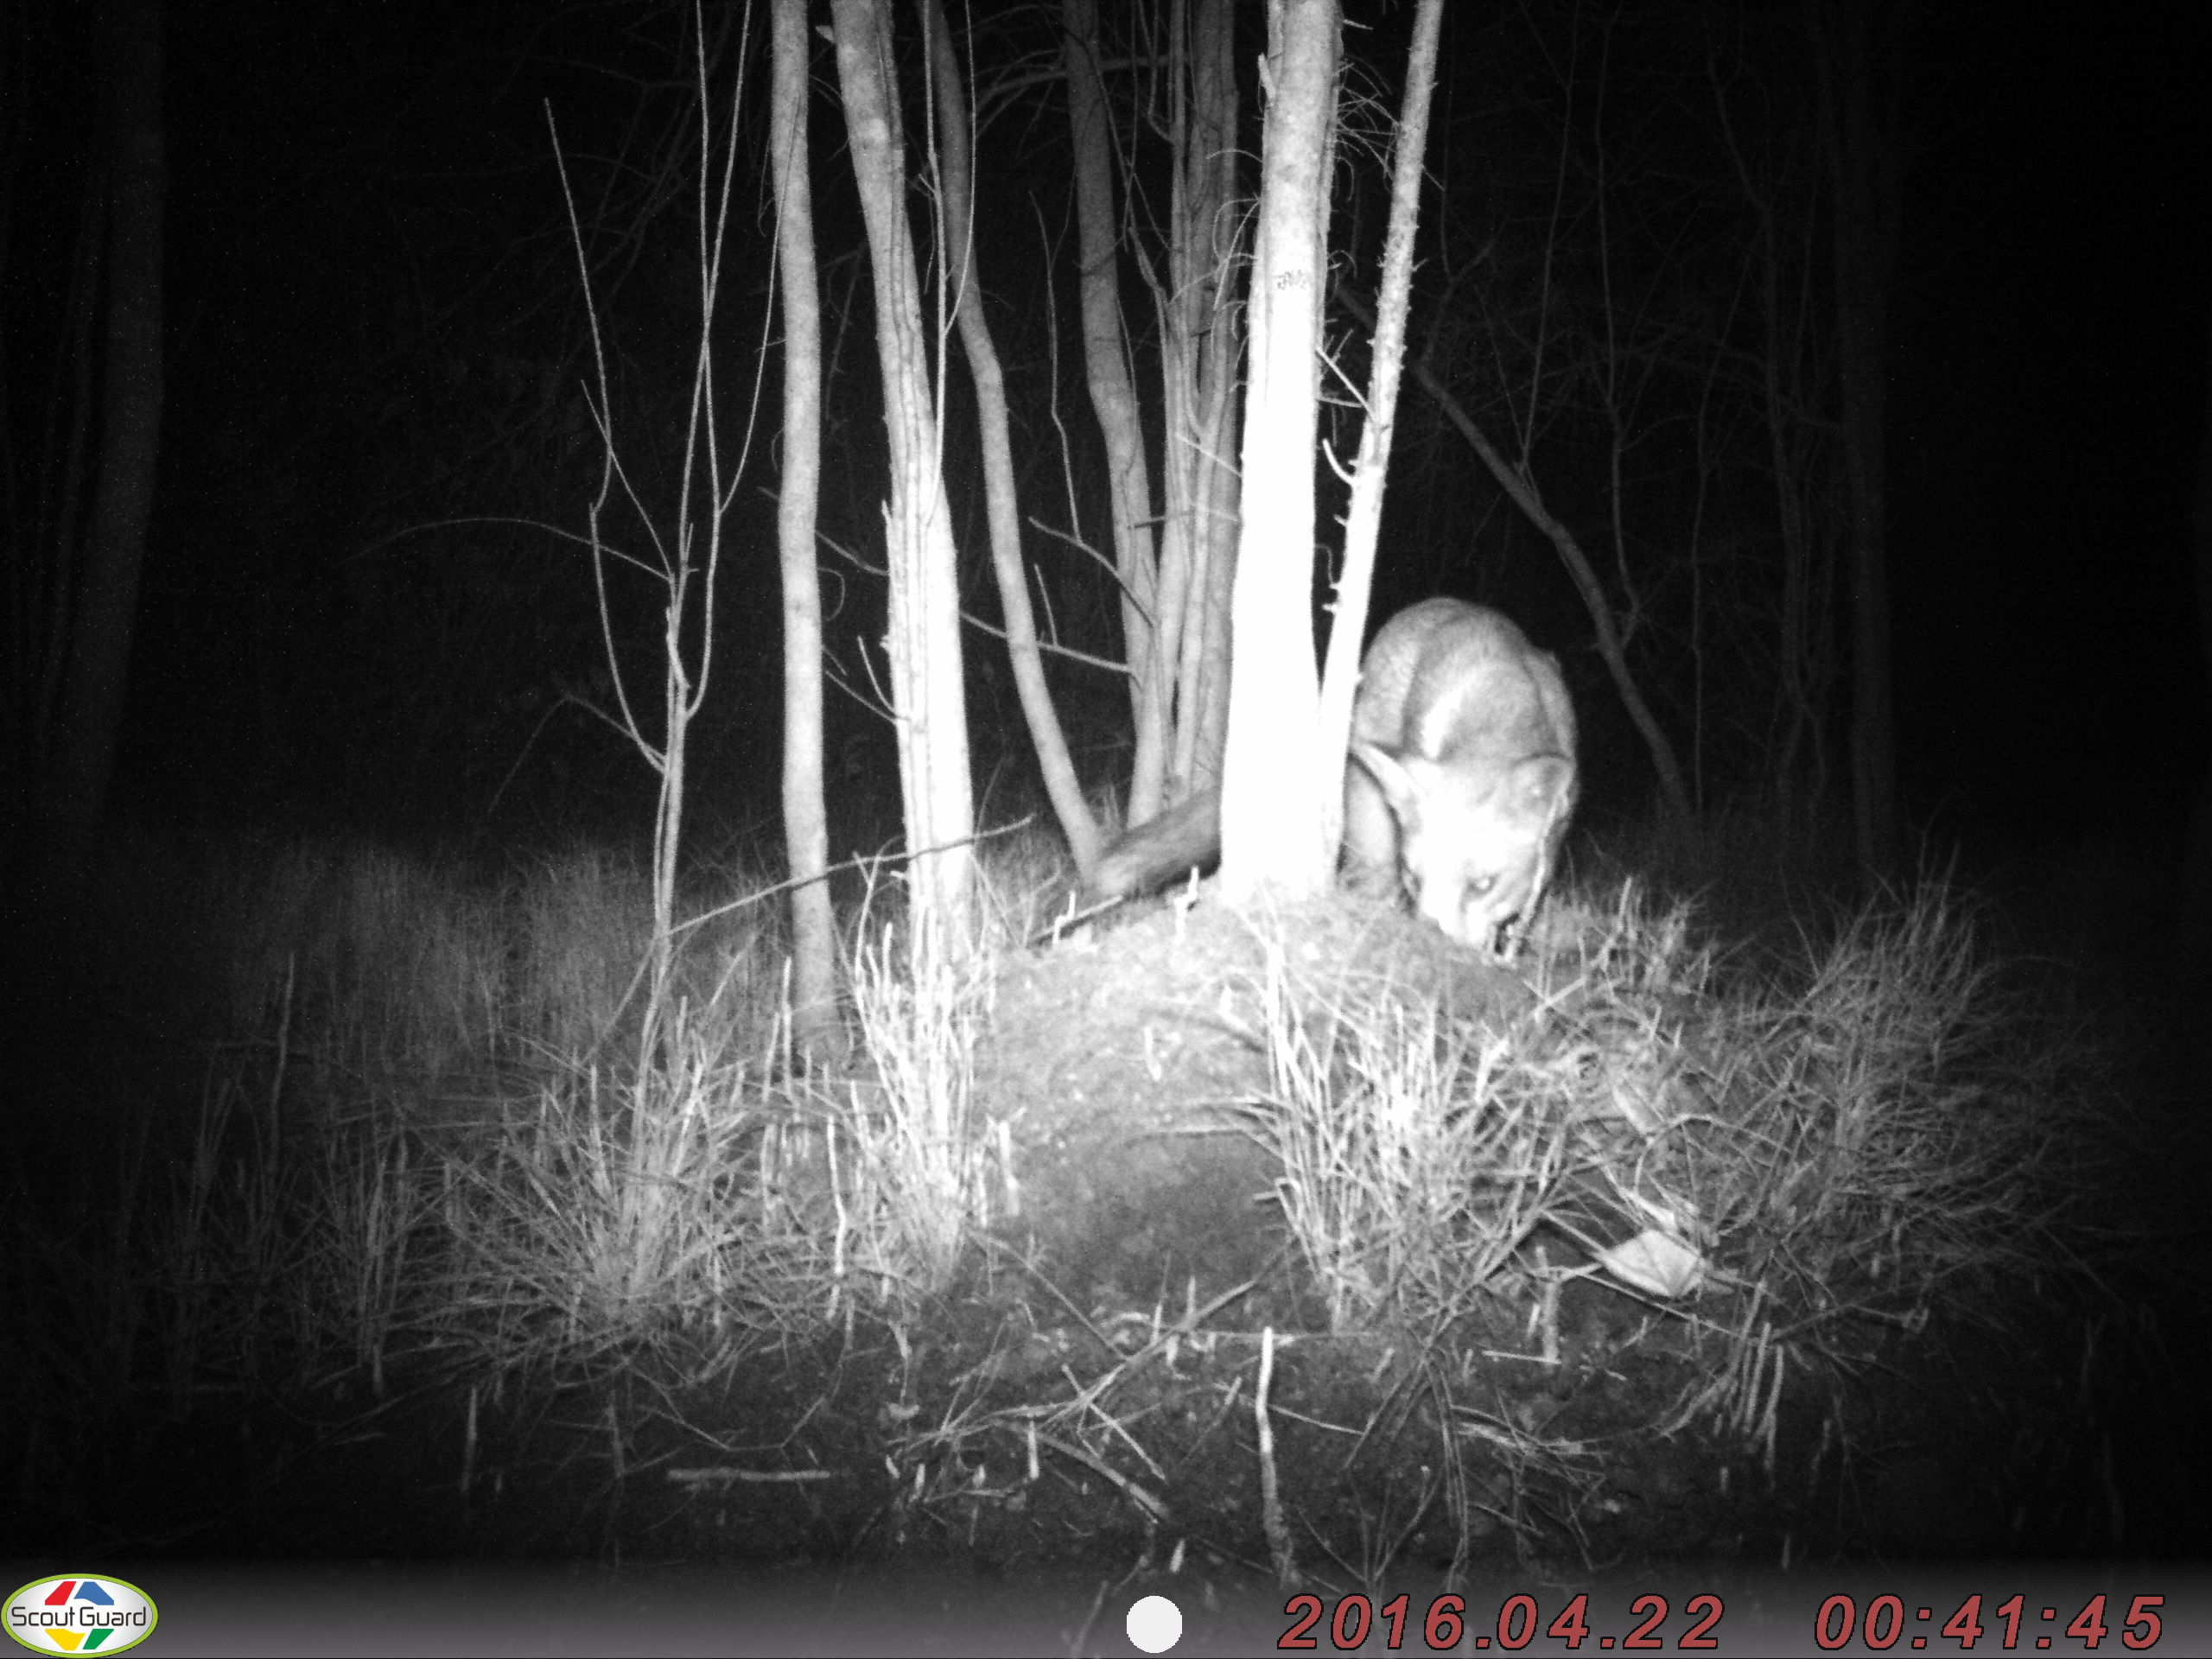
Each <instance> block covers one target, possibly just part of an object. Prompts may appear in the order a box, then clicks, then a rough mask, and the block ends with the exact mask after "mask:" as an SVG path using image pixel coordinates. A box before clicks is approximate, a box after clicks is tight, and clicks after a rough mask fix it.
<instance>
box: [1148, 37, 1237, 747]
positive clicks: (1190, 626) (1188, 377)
mask: <svg viewBox="0 0 2212 1659" xmlns="http://www.w3.org/2000/svg"><path fill="white" fill-rule="evenodd" d="M1190 16H1191V38H1190V43H1189V54H1188V65H1187V67H1188V71H1189V78H1190V99H1189V105H1188V111H1187V118H1186V119H1185V120H1183V121H1182V122H1180V123H1179V124H1178V129H1177V133H1178V137H1179V141H1180V143H1181V146H1182V153H1181V155H1180V156H1179V167H1178V173H1177V177H1178V179H1179V189H1178V191H1177V197H1176V201H1175V207H1174V221H1173V232H1174V238H1175V241H1174V247H1173V280H1174V284H1175V288H1174V296H1173V297H1174V304H1173V307H1172V308H1171V315H1173V318H1174V329H1173V340H1172V346H1173V349H1172V351H1168V352H1166V353H1164V357H1165V360H1164V361H1163V363H1162V369H1163V372H1164V373H1165V374H1166V375H1167V376H1172V377H1173V378H1174V380H1175V382H1176V383H1177V384H1179V385H1181V386H1182V387H1183V391H1182V394H1181V397H1180V399H1179V403H1180V406H1181V408H1182V410H1183V411H1184V422H1185V423H1184V424H1183V425H1182V426H1180V427H1177V426H1174V425H1173V424H1171V425H1170V426H1169V428H1168V429H1167V454H1168V461H1167V471H1168V475H1169V479H1170V484H1169V491H1168V503H1167V512H1168V521H1169V524H1171V526H1174V527H1176V528H1178V529H1179V542H1180V552H1181V554H1182V557H1181V558H1180V560H1179V562H1178V563H1177V564H1176V565H1175V566H1174V567H1173V570H1172V574H1173V575H1174V576H1175V578H1176V579H1177V580H1178V581H1179V582H1180V584H1181V588H1182V592H1181V595H1180V615H1179V618H1177V619H1176V626H1177V628H1178V651H1177V662H1176V674H1175V684H1176V708H1175V753H1174V758H1173V761H1172V762H1171V763H1170V765H1171V768H1172V772H1173V779H1174V781H1175V782H1176V784H1177V785H1178V786H1179V787H1180V788H1182V789H1184V790H1191V789H1198V788H1207V787H1212V786H1214V785H1218V784H1219V783H1220V781H1221V755H1222V747H1223V745H1224V741H1226V739H1227V736H1228V730H1229V620H1230V587H1231V584H1232V582H1234V580H1235V577H1236V543H1237V524H1236V493H1237V483H1238V480H1237V477H1236V464H1235V461H1234V459H1233V457H1234V456H1235V455H1236V445H1237V439H1238V429H1237V423H1238V416H1239V415H1240V413H1241V411H1242V409H1243V403H1242V398H1243V383H1242V381H1241V379H1240V378H1239V376H1238V373H1237V370H1238V367H1239V362H1240V358H1241V351H1240V346H1241V342H1242V339H1243V330H1242V327H1241V322H1242V316H1243V313H1242V308H1240V307H1239V305H1238V304H1237V302H1236V284H1235V281H1234V278H1235V276H1236V270H1237V269H1238V259H1237V255H1238V252H1239V250H1240V248H1241V246H1242V245H1243V225H1244V215H1243V213H1241V212H1239V211H1238V202H1237V196H1236V166H1237V149H1236V110H1237V98H1236V65H1235V61H1234V59H1233V58H1232V56H1231V47H1232V43H1233V32H1234V23H1235V19H1234V17H1233V16H1232V15H1231V10H1230V3H1229V0H1198V3H1197V5H1196V6H1195V7H1194V8H1193V9H1192V12H1191V14H1190ZM1166 603H1167V601H1166V596H1165V595H1163V596H1162V607H1163V609H1165V608H1166Z"/></svg>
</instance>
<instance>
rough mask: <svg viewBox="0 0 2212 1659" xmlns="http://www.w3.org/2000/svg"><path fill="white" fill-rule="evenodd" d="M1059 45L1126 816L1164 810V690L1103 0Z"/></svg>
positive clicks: (1086, 4) (1070, 7)
mask: <svg viewBox="0 0 2212 1659" xmlns="http://www.w3.org/2000/svg"><path fill="white" fill-rule="evenodd" d="M1062 29H1063V33H1062V35H1061V55H1062V60H1063V62H1064V64H1065V69H1066V74H1067V89H1068V133H1069V138H1070V141H1071V146H1072V149H1073V150H1074V155H1075V200H1076V211H1075V223H1076V257H1077V259H1078V260H1079V261H1080V262H1081V270H1082V277H1081V281H1080V283H1079V293H1080V296H1081V302H1082V307H1083V361H1084V381H1085V383H1086V384H1087V385H1089V387H1090V407H1091V411H1092V413H1093V414H1095V415H1096V416H1097V419H1098V432H1099V435H1100V436H1101V437H1102V438H1103V440H1104V441H1105V444H1106V480H1107V487H1108V491H1109V495H1110V498H1111V501H1112V511H1113V514H1114V569H1115V570H1116V573H1117V574H1118V575H1119V576H1120V577H1121V582H1122V655H1123V658H1125V660H1126V661H1127V662H1128V665H1129V705H1130V711H1131V715H1132V716H1133V718H1134V721H1135V728H1136V755H1135V760H1134V761H1133V762H1132V764H1131V767H1130V778H1129V811H1128V815H1129V819H1130V822H1132V823H1136V822H1139V821H1141V820H1142V819H1145V818H1148V817H1151V816H1152V815H1153V814H1154V812H1156V811H1158V810H1159V809H1160V802H1161V798H1162V789H1161V785H1162V783H1163V781H1164V780H1165V778H1166V757H1167V749H1166V734H1167V724H1166V718H1167V698H1166V695H1165V692H1164V689H1163V687H1162V685H1161V683H1160V681H1161V674H1160V668H1161V666H1162V664H1160V651H1159V645H1160V640H1159V632H1160V613H1159V605H1158V601H1159V565H1158V562H1157V560H1158V556H1157V553H1156V551H1155V550H1154V538H1153V532H1152V518H1153V512H1152V473H1151V468H1150V467H1148V466H1147V464H1146V461H1145V452H1144V423H1143V422H1142V420H1141V418H1140V416H1139V413H1138V409H1137V394H1136V388H1135V385H1133V384H1132V383H1131V381H1130V378H1129V370H1128V339H1127V338H1126V336H1125V335H1124V334H1123V331H1122V300H1121V289H1120V280H1119V276H1118V271H1119V262H1118V259H1117V257H1116V255H1117V253H1118V251H1119V249H1120V246H1121V238H1118V237H1117V236H1116V235H1115V233H1114V171H1113V164H1112V146H1111V144H1110V143H1109V130H1108V127H1109V123H1108V116H1107V106H1106V88H1105V85H1104V82H1103V80H1102V79H1100V76H1099V73H1098V6H1097V0H1065V5H1064V8H1063V10H1062Z"/></svg>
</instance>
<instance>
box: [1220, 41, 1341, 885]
mask: <svg viewBox="0 0 2212 1659" xmlns="http://www.w3.org/2000/svg"><path fill="white" fill-rule="evenodd" d="M1268 25H1269V30H1268V32H1269V40H1268V61H1267V67H1268V72H1269V76H1270V80H1271V85H1272V90H1271V94H1270V96H1269V99H1268V111H1267V119H1266V129H1265V133H1264V135H1263V143H1262V149H1261V176H1262V183H1261V188H1260V216H1259V232H1258V237H1257V239H1256V242H1255V248H1254V257H1253V261H1252V278H1251V285H1250V289H1249V296H1248V310H1249V319H1250V325H1249V326H1250V328H1251V371H1250V372H1251V390H1250V391H1249V396H1248V402H1247V405H1246V409H1245V418H1244V449H1243V455H1244V467H1243V472H1244V496H1243V513H1242V518H1243V542H1242V545H1241V547H1240V549H1239V551H1238V555H1237V560H1236V585H1235V589H1234V596H1233V600H1232V607H1233V615H1232V619H1231V630H1232V632H1231V638H1232V641H1233V643H1232V645H1231V650H1232V651H1233V652H1234V653H1235V658H1236V662H1235V670H1234V672H1233V673H1232V674H1231V675H1230V685H1229V744H1228V752H1227V753H1226V755H1225V756H1224V766H1223V775H1222V798H1221V885H1222V892H1223V896H1224V898H1226V899H1228V900H1229V901H1230V903H1232V904H1234V903H1236V902H1238V901H1239V900H1242V899H1249V898H1250V897H1251V896H1253V895H1254V894H1255V893H1257V892H1258V891H1259V890H1260V889H1261V888H1262V887H1275V888H1277V889H1279V890H1280V891H1281V892H1283V893H1286V894H1287V895H1289V896H1293V897H1303V896H1306V895H1309V894H1312V893H1319V892H1320V891H1322V890H1323V889H1324V888H1325V887H1326V886H1327V885H1328V882H1329V880H1330V876H1331V874H1332V872H1331V870H1330V867H1329V865H1328V863H1327V861H1326V860H1325V855H1324V850H1323V846H1322V840H1321V814H1322V806H1321V793H1322V791H1321V781H1320V780H1321V777H1322V774H1323V773H1324V772H1325V771H1326V770H1327V768H1326V767H1325V766H1320V765H1319V764H1318V763H1317V760H1316V757H1315V755H1314V747H1315V736H1316V731H1317V723H1318V721H1319V713H1320V687H1319V681H1318V679H1317V677H1316V674H1315V671H1314V660H1313V610H1312V595H1313V445H1314V434H1315V426H1316V415H1317V411H1318V406H1319V365H1320V359H1319V346H1320V341H1321V296H1322V289H1323V287H1324V284H1325V281H1326V277H1327V270H1328V246H1327V241H1328V218H1329V215H1328V201H1329V194H1328V191H1329V171H1330V157H1331V155H1332V149H1333V145H1334V134H1335V127H1336V91H1337V65H1338V51H1339V48H1340V46H1341V41H1340V40H1339V35H1340V34H1341V31H1342V28H1343V18H1342V15H1341V13H1340V11H1339V10H1338V5H1337V0H1276V3H1274V4H1273V5H1271V6H1270V7H1269V9H1268ZM1339 782H1341V774H1340V773H1339Z"/></svg>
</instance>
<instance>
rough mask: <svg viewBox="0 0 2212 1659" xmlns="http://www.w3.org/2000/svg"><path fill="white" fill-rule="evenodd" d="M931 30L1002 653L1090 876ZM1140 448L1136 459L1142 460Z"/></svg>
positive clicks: (944, 55) (962, 176) (1090, 851)
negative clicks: (1024, 548) (1035, 606)
mask: <svg viewBox="0 0 2212 1659" xmlns="http://www.w3.org/2000/svg"><path fill="white" fill-rule="evenodd" d="M922 14H923V23H924V27H925V28H926V29H927V30H928V31H929V37H930V39H929V47H930V69H931V76H932V79H933V80H934V82H935V84H936V86H937V130H938V168H937V175H938V183H939V186H940V188H941V194H940V197H939V200H942V202H943V203H944V247H945V281H946V284H947V286H948V287H949V288H950V289H951V293H952V311H953V316H954V318H955V320H956V321H957V322H958V323H959V325H960V344H961V347H962V349H963V351H964V352H965V353H966V354H967V358H968V372H969V375H970V376H972V377H973V378H974V379H975V382H976V424H977V427H978V428H979V429H980V431H979V435H980V436H981V438H982V448H983V490H984V494H985V496H986V498H987V505H988V519H989V526H990V537H991V569H992V571H993V573H994V574H995V575H996V576H997V578H998V588H999V610H1000V613H1001V615H1003V616H1004V617H1005V619H1006V648H1007V658H1008V659H1009V660H1010V661H1011V662H1012V664H1013V665H1014V690H1015V692H1016V694H1017V695H1018V696H1020V700H1021V714H1022V718H1023V720H1024V721H1026V722H1027V725H1028V727H1029V741H1030V744H1031V746H1032V747H1033V748H1034V749H1035V750H1036V752H1037V765H1038V769H1039V771H1040V772H1042V773H1043V774H1044V779H1045V794H1046V798H1047V799H1049V800H1050V801H1051V802H1052V813H1053V816H1054V817H1057V818H1058V819H1059V821H1060V830H1061V833H1062V834H1064V835H1065V836H1067V840H1068V849H1069V850H1070V851H1071V852H1072V853H1074V855H1075V861H1076V868H1077V869H1079V870H1081V871H1082V872H1083V874H1084V879H1085V880H1089V878H1090V872H1091V869H1092V868H1093V867H1094V866H1095V865H1096V863H1097V861H1098V851H1099V839H1100V837H1099V834H1098V824H1097V822H1096V820H1095V819H1094V818H1093V817H1091V816H1090V803H1089V802H1087V801H1085V800H1084V798H1083V784H1082V781H1081V779H1078V778H1077V776H1076V772H1075V763H1074V761H1072V760H1070V759H1069V758H1068V742H1067V738H1066V736H1065V734H1063V733H1062V732H1061V730H1060V717H1059V715H1058V712H1057V711H1056V710H1055V709H1053V707H1052V690H1051V688H1050V687H1049V686H1048V685H1047V684H1046V682H1045V664H1044V659H1043V658H1042V657H1041V655H1040V654H1039V652H1038V649H1037V619H1036V616H1035V613H1033V611H1032V610H1031V608H1030V605H1029V571H1028V567H1027V565H1026V564H1024V563H1023V562H1022V557H1021V510H1020V498H1019V497H1018V495H1017V494H1016V490H1015V485H1014V442H1013V439H1012V437H1011V435H1010V430H1009V429H1010V425H1011V423H1010V422H1009V420H1008V418H1007V407H1006V377H1005V375H1004V374H1003V373H1001V372H1000V369H999V353H998V347H997V346H996V345H995V344H994V343H993V341H992V339H991V328H990V324H989V322H988V321H987V320H986V319H985V317H984V315H983V290H982V277H981V276H980V275H979V274H978V271H977V268H976V238H975V188H974V181H975V174H974V168H975V156H974V154H973V152H972V149H971V147H970V145H969V142H968V96H967V92H966V90H965V89H964V88H963V86H962V85H961V81H960V59H959V56H958V54H956V53H955V52H954V51H953V49H952V31H951V30H950V29H949V28H948V27H947V26H946V23H945V19H944V0H922ZM1142 453H1143V452H1142V448H1141V446H1140V448H1139V452H1138V454H1139V459H1140V461H1141V459H1142Z"/></svg>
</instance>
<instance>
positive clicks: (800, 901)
mask: <svg viewBox="0 0 2212 1659" xmlns="http://www.w3.org/2000/svg"><path fill="white" fill-rule="evenodd" d="M771 24H772V45H771V50H772V54H773V57H774V73H773V78H772V89H771V92H770V109H769V117H768V119H769V143H770V146H771V152H772V155H773V156H774V160H775V168H776V247H777V260H778V264H779V277H780V279H781V281H782V283H783V296H784V445H783V459H784V475H783V485H782V491H781V493H780V495H779V499H778V504H777V510H776V536H777V543H778V548H779V555H780V558H781V563H782V574H783V592H784V847H785V857H786V859H787V860H788V861H789V863H790V866H791V880H792V882H793V883H794V885H793V887H792V888H791V1020H792V1023H793V1026H794V1027H795V1034H796V1035H797V1037H798V1041H799V1043H800V1045H801V1046H803V1047H804V1049H805V1050H806V1052H808V1053H809V1054H811V1055H814V1056H816V1057H817V1058H833V1057H834V1056H836V1054H837V1053H838V1052H840V1051H842V1048H843V1046H844V1042H843V1032H842V1027H841V1026H840V1023H839V1021H838V1019H837V933H836V918H835V917H834V916H833V915H832V913H831V911H830V907H829V882H828V880H826V879H825V878H826V876H827V874H828V872H829V814H828V811H827V810H826V809H825V807H824V805H823V795H822V577H821V573H820V572H819V571H818V570H817V569H816V566H815V562H814V525H815V509H816V506H817V501H818V499H819V496H820V494H821V487H822V294H821V287H820V277H819V274H818V272H817V266H816V262H815V251H814V193H813V184H812V181H811V180H810V178H809V177H808V175H807V165H808V161H809V157H810V153H811V151H810V145H809V144H808V143H807V135H806V109H807V96H806V94H807V33H806V0H774V11H773V14H772V19H771Z"/></svg>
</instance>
